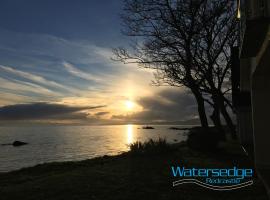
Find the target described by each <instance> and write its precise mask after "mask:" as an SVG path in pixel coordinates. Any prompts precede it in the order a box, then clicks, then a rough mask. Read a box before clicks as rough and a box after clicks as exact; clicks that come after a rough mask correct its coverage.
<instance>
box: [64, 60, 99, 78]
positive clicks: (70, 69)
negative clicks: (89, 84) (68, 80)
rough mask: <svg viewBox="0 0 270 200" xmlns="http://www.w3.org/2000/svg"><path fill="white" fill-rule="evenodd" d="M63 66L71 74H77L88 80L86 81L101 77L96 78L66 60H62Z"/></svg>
mask: <svg viewBox="0 0 270 200" xmlns="http://www.w3.org/2000/svg"><path fill="white" fill-rule="evenodd" d="M63 66H64V67H65V69H66V70H67V71H68V72H69V73H70V74H72V75H74V76H77V77H79V78H82V79H85V80H88V81H100V80H101V79H99V78H97V77H96V76H93V75H92V74H89V73H86V72H83V71H81V70H79V69H78V68H76V67H74V66H73V65H72V64H70V63H68V62H63Z"/></svg>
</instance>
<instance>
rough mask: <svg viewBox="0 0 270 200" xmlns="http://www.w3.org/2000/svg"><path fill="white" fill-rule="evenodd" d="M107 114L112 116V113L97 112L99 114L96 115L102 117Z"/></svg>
mask: <svg viewBox="0 0 270 200" xmlns="http://www.w3.org/2000/svg"><path fill="white" fill-rule="evenodd" d="M107 114H110V112H97V113H95V116H97V117H100V116H104V115H107Z"/></svg>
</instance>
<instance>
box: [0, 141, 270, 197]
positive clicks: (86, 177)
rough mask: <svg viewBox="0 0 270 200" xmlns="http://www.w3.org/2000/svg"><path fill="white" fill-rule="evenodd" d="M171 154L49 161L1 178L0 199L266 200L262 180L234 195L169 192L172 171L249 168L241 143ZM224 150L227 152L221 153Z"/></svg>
mask: <svg viewBox="0 0 270 200" xmlns="http://www.w3.org/2000/svg"><path fill="white" fill-rule="evenodd" d="M169 147H170V148H171V151H170V152H160V153H155V152H152V153H151V154H145V153H132V152H130V151H129V152H125V153H122V154H119V155H114V156H106V155H105V156H102V157H95V158H92V159H87V160H83V161H65V162H52V163H45V164H40V165H36V166H33V167H28V168H23V169H20V170H15V171H11V172H7V173H0V196H1V197H3V198H2V199H3V200H10V199H11V200H12V199H27V200H31V199H33V200H34V199H39V200H43V199H44V200H45V199H134V200H135V199H149V198H150V196H151V198H152V199H155V200H159V199H175V200H176V199H203V198H207V199H209V200H212V199H213V200H214V199H224V200H225V199H228V200H229V199H230V200H231V199H237V200H239V199H245V200H251V199H260V200H267V195H266V192H265V189H264V187H263V184H262V183H261V181H260V180H259V179H258V178H257V177H254V184H253V185H252V186H249V187H247V188H242V189H239V190H234V191H226V192H217V191H210V190H207V189H204V188H201V187H199V186H196V185H189V184H188V185H183V186H178V187H176V188H174V187H172V185H171V184H172V181H173V180H174V179H173V177H172V175H171V172H170V166H171V165H177V164H185V165H186V166H187V167H188V166H190V167H192V166H193V167H194V166H196V167H212V166H215V167H222V166H223V167H224V166H226V167H229V166H231V167H232V166H235V165H237V166H239V167H241V166H243V167H248V166H250V167H253V164H252V163H251V162H250V160H249V159H248V158H247V157H246V156H245V155H244V153H243V152H242V150H241V148H240V146H239V144H237V143H229V144H222V145H221V149H220V151H218V152H212V153H210V152H208V153H206V152H204V153H202V152H198V151H193V150H191V149H189V148H188V147H187V145H186V143H184V142H182V143H178V144H174V145H169ZM225 147H226V148H225Z"/></svg>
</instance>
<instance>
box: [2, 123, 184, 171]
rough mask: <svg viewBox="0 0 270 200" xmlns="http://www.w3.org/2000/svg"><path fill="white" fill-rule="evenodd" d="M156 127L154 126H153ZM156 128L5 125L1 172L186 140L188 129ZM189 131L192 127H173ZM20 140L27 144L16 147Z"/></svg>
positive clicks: (163, 126)
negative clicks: (143, 144) (151, 143)
mask: <svg viewBox="0 0 270 200" xmlns="http://www.w3.org/2000/svg"><path fill="white" fill-rule="evenodd" d="M151 126H152V125H151ZM152 127H154V129H142V126H141V125H131V124H129V125H109V126H108V125H106V126H105V125H100V126H69V125H65V126H60V125H48V126H44V125H42V126H17V127H16V126H10V127H9V126H1V127H0V172H8V171H13V170H18V169H21V168H25V167H30V166H35V165H37V164H42V163H49V162H62V161H78V160H84V159H90V158H93V157H97V156H103V155H116V154H119V153H121V152H126V151H128V150H129V144H131V143H133V142H136V141H141V142H144V141H147V140H149V139H154V140H157V139H158V138H164V139H166V140H167V142H169V143H176V142H181V141H185V140H186V139H187V131H186V130H172V129H169V128H170V127H172V126H171V125H153V126H152ZM173 127H179V128H188V126H173ZM16 140H19V141H23V142H27V143H28V144H27V145H23V146H19V147H14V146H12V145H2V144H10V143H12V142H14V141H16Z"/></svg>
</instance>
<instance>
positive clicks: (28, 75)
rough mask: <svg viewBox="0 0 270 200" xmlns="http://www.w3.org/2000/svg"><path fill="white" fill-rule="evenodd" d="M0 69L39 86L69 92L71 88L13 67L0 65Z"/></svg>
mask: <svg viewBox="0 0 270 200" xmlns="http://www.w3.org/2000/svg"><path fill="white" fill-rule="evenodd" d="M0 69H1V70H4V71H6V72H8V73H12V74H14V75H16V76H19V77H22V78H25V79H28V80H30V81H33V82H35V83H38V84H42V85H45V86H49V87H56V88H60V89H65V90H69V88H67V87H65V86H63V85H61V84H59V83H56V82H55V81H51V80H47V79H45V78H43V77H42V76H38V75H34V74H32V73H29V72H24V71H21V70H17V69H13V68H12V67H8V66H3V65H0Z"/></svg>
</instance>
